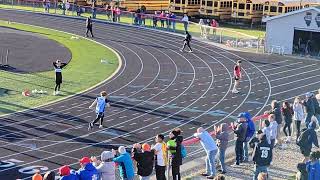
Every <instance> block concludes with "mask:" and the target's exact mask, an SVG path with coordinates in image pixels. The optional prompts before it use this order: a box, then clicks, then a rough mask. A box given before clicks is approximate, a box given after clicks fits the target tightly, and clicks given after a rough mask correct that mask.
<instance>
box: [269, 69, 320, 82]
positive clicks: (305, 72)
mask: <svg viewBox="0 0 320 180" xmlns="http://www.w3.org/2000/svg"><path fill="white" fill-rule="evenodd" d="M319 70H320V68H317V69H314V70H311V71H304V72H301V73H297V74H293V75H290V76H284V77H281V78H277V79H272V80H270V82H273V81H279V80H282V79H287V78H290V77H299V75H301V74H307V73H311V72H314V71H319Z"/></svg>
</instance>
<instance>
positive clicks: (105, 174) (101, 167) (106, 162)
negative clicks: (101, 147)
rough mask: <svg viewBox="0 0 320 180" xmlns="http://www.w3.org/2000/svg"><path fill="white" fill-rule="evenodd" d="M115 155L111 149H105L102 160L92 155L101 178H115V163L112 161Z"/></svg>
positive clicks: (106, 179)
mask: <svg viewBox="0 0 320 180" xmlns="http://www.w3.org/2000/svg"><path fill="white" fill-rule="evenodd" d="M113 158H114V155H113V153H112V152H111V151H103V152H102V153H101V161H99V160H98V159H97V157H91V161H92V162H93V165H94V166H95V167H96V169H97V171H98V173H99V176H100V179H99V180H115V179H116V175H115V163H114V162H113V161H112V159H113Z"/></svg>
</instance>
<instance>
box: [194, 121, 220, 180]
mask: <svg viewBox="0 0 320 180" xmlns="http://www.w3.org/2000/svg"><path fill="white" fill-rule="evenodd" d="M194 137H196V138H199V140H200V143H201V145H202V147H203V149H204V150H205V151H206V154H207V157H206V169H207V172H206V173H204V174H202V175H203V176H207V179H213V178H214V177H215V175H216V163H215V158H216V154H217V152H218V147H217V144H216V142H215V141H214V139H213V138H212V137H211V135H210V134H209V133H208V132H207V131H205V130H204V129H203V128H202V127H200V128H198V129H197V133H195V134H194Z"/></svg>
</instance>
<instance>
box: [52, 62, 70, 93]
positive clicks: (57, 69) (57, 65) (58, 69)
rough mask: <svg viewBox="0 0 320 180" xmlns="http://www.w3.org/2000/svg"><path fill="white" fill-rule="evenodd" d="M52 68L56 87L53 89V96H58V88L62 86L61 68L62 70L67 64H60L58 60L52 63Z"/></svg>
mask: <svg viewBox="0 0 320 180" xmlns="http://www.w3.org/2000/svg"><path fill="white" fill-rule="evenodd" d="M52 64H53V66H54V71H55V73H56V86H55V88H54V92H53V95H54V96H55V95H58V94H59V93H60V86H61V84H62V68H64V67H65V66H66V65H67V63H62V62H61V61H60V60H57V61H56V62H53V63H52Z"/></svg>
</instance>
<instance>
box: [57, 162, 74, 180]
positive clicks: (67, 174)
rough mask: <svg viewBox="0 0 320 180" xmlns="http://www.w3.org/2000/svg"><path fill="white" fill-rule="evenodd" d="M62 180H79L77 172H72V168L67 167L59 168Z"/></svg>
mask: <svg viewBox="0 0 320 180" xmlns="http://www.w3.org/2000/svg"><path fill="white" fill-rule="evenodd" d="M59 175H60V180H78V177H77V175H76V174H75V172H72V171H71V169H70V167H69V166H67V165H65V166H62V167H60V168H59Z"/></svg>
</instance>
